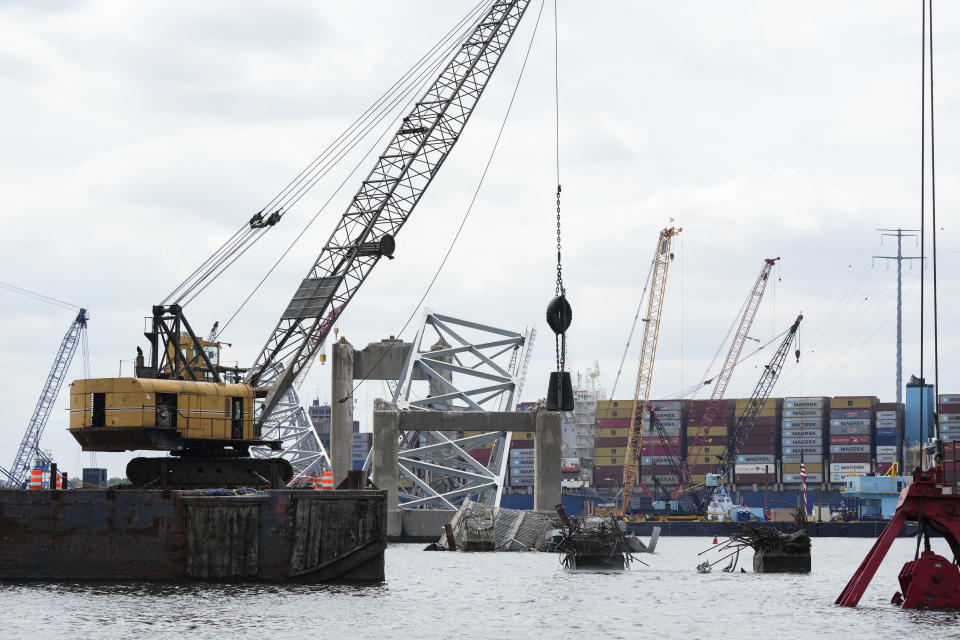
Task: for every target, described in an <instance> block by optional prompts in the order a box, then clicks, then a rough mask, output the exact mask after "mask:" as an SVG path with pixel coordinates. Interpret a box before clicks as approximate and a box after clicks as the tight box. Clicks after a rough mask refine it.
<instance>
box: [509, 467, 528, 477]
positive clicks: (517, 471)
mask: <svg viewBox="0 0 960 640" xmlns="http://www.w3.org/2000/svg"><path fill="white" fill-rule="evenodd" d="M520 476H533V467H510V477H511V478H516V477H520Z"/></svg>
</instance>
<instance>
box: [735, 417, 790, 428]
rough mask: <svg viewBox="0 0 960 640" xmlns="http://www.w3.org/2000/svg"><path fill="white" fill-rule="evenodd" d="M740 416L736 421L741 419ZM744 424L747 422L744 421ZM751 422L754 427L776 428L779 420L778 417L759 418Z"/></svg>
mask: <svg viewBox="0 0 960 640" xmlns="http://www.w3.org/2000/svg"><path fill="white" fill-rule="evenodd" d="M739 417H740V416H734V419H735V420H736V419H739ZM744 422H747V421H746V420H744ZM750 422H752V423H753V426H754V427H776V426H777V423H778V422H779V420H777V417H776V416H757V417H756V418H754V419H753V420H751V421H750Z"/></svg>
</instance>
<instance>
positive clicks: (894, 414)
mask: <svg viewBox="0 0 960 640" xmlns="http://www.w3.org/2000/svg"><path fill="white" fill-rule="evenodd" d="M902 418H903V411H902V407H901V406H900V405H898V404H897V403H896V402H880V403H878V404H877V421H876V429H875V430H874V432H873V446H874V450H873V451H874V459H875V460H876V461H877V474H884V473H886V472H887V471H889V470H890V467H891V466H892V465H893V463H894V462H897V461H898V460H899V459H900V438H899V437H900V433H901V432H902V430H901V428H900V425H901V422H902Z"/></svg>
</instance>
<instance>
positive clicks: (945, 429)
mask: <svg viewBox="0 0 960 640" xmlns="http://www.w3.org/2000/svg"><path fill="white" fill-rule="evenodd" d="M958 431H960V422H947V423H945V424H941V425H940V433H956V432H958Z"/></svg>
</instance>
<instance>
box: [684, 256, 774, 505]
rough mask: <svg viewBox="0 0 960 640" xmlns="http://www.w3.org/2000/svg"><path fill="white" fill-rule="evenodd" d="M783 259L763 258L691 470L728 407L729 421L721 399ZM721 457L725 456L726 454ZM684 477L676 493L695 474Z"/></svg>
mask: <svg viewBox="0 0 960 640" xmlns="http://www.w3.org/2000/svg"><path fill="white" fill-rule="evenodd" d="M779 259H780V258H779V257H777V258H766V259H765V260H764V261H763V268H762V269H761V270H760V275H758V276H757V281H756V282H754V283H753V288H752V289H751V290H750V294H749V295H748V296H747V300H746V302H744V305H743V312H742V313H741V314H740V322H739V324H738V325H737V331H736V333H735V334H734V336H733V340H732V342H731V343H730V349H729V351H727V358H726V360H725V361H724V363H723V367H722V368H721V369H720V373H719V374H718V375H717V376H716V378H714V380H713V392H712V393H711V394H710V400H711V402H710V404H708V405H707V409H706V411H704V414H703V416H702V417H701V418H700V420H699V421H698V423H697V425H696V427H697V431H696V433H695V435H694V442H695V443H696V444H695V445H694V447H693V448H692V449H691V448H690V447H689V446H688V447H687V465H688V466H689V467H690V469H691V472H692V471H696V467H697V464H698V462H699V460H700V459H701V458H702V457H704V453H706V451H705V450H704V449H705V448H712V447H713V439H710V438H709V436H708V434H709V433H710V430H709V427H710V426H712V425H714V424H715V421H716V419H717V417H718V414H719V413H720V412H721V410H724V416H723V418H724V424H726V415H725V405H724V403H723V402H722V401H721V400H722V398H723V394H724V393H726V391H727V385H728V384H729V383H730V378H731V377H732V376H733V369H734V367H736V366H737V361H738V360H739V359H740V352H741V351H742V350H743V344H744V342H746V340H747V334H748V333H749V332H750V327H751V326H753V320H754V318H755V317H756V316H757V310H758V309H759V308H760V301H761V300H762V299H763V293H764V291H766V289H767V281H768V280H769V278H770V272H771V271H772V270H773V266H774V265H775V264H776V263H777V261H778V260H779ZM722 440H724V441H725V440H726V436H723V438H722ZM724 448H725V447H724ZM724 453H725V452H724ZM719 459H722V457H720V458H719ZM711 466H712V465H711ZM684 476H685V477H682V478H678V483H677V488H676V489H675V490H674V496H677V495H680V493H682V492H684V490H685V489H687V488H688V486H689V484H690V483H691V481H692V475H691V474H684Z"/></svg>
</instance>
